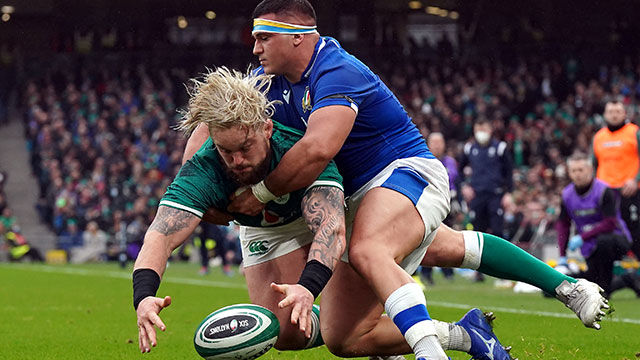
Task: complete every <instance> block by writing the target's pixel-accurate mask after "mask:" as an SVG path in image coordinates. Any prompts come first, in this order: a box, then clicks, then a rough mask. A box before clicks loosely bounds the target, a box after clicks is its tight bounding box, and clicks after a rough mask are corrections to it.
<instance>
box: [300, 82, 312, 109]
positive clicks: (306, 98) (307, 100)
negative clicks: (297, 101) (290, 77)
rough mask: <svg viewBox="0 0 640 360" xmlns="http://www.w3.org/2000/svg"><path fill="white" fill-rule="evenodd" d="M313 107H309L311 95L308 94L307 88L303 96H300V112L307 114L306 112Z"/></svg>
mask: <svg viewBox="0 0 640 360" xmlns="http://www.w3.org/2000/svg"><path fill="white" fill-rule="evenodd" d="M311 109H313V107H312V106H311V94H310V93H309V87H308V86H307V87H306V88H305V89H304V95H302V111H303V112H307V110H309V111H311Z"/></svg>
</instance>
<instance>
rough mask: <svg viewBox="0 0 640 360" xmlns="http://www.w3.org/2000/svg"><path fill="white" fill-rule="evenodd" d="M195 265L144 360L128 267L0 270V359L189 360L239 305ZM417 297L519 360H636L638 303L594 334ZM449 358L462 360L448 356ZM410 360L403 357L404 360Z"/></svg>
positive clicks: (532, 302)
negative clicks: (465, 318)
mask: <svg viewBox="0 0 640 360" xmlns="http://www.w3.org/2000/svg"><path fill="white" fill-rule="evenodd" d="M197 270H198V268H197V266H196V265H193V264H186V263H172V264H171V266H170V267H169V268H168V269H167V272H166V274H165V279H164V281H163V283H162V285H161V287H160V290H159V292H158V294H159V295H162V296H164V295H171V296H172V298H173V304H172V305H171V306H170V307H169V308H168V309H166V310H164V311H163V312H162V314H161V316H162V318H163V320H164V322H165V324H166V325H167V331H166V332H164V333H161V334H160V335H159V338H158V342H159V344H158V346H157V347H156V348H153V349H152V351H151V353H149V354H141V353H140V352H139V350H138V346H137V341H138V336H137V328H136V317H135V313H134V311H133V307H132V305H131V301H132V300H131V278H130V274H131V268H130V267H129V268H127V269H124V270H122V269H120V268H119V267H118V266H117V265H116V264H95V265H82V266H71V265H57V266H53V265H36V264H7V263H2V264H0V296H1V297H0V359H198V358H199V356H198V355H197V354H196V352H195V350H194V348H193V342H192V337H193V332H194V331H195V328H196V326H197V325H198V324H199V323H200V321H201V320H202V319H203V318H204V317H205V316H206V315H207V314H209V313H210V312H212V311H214V310H216V309H218V308H220V307H223V306H226V305H230V304H234V303H243V302H248V300H249V299H248V295H247V291H246V287H245V284H244V278H243V277H242V276H240V275H236V276H234V277H231V278H229V277H225V276H223V275H222V272H221V270H220V269H219V268H213V269H212V271H211V273H210V274H209V275H206V276H200V275H198V274H197ZM436 281H437V284H436V286H433V287H430V288H428V290H427V293H426V294H427V302H428V306H429V312H430V314H431V316H432V317H434V318H437V319H440V320H444V321H455V320H457V319H459V318H460V317H461V316H462V315H463V314H464V313H465V312H466V310H467V309H469V308H470V307H479V308H481V309H483V310H485V311H493V312H494V313H495V314H496V315H497V320H496V322H495V332H496V333H497V334H498V337H499V338H500V340H501V341H502V343H503V344H506V345H512V346H513V354H514V355H515V356H517V357H518V358H520V359H521V360H524V359H558V360H562V359H606V360H609V359H636V358H639V357H640V299H636V297H635V295H634V294H633V293H632V292H631V291H630V290H623V291H620V292H617V293H614V295H613V299H612V301H611V302H612V304H613V306H614V307H615V310H616V311H615V313H614V315H613V316H612V317H611V318H610V319H608V320H605V321H604V322H603V324H602V329H601V330H600V331H595V330H593V329H587V328H585V327H584V326H582V324H581V323H580V321H579V320H578V319H577V318H576V317H575V316H574V315H573V313H572V312H571V311H570V310H569V309H567V308H565V307H564V306H563V305H562V304H561V303H560V302H558V301H556V300H554V299H549V298H543V297H542V296H541V295H540V294H516V293H514V292H513V291H512V290H510V289H496V288H494V287H493V285H492V284H493V281H492V280H491V279H489V280H488V281H485V282H484V283H472V282H470V281H468V280H466V279H464V278H462V277H460V276H457V277H456V279H455V281H454V282H453V283H449V282H446V281H445V280H443V279H442V278H436ZM448 354H449V356H451V358H452V359H454V360H456V359H468V358H469V357H468V356H467V355H466V354H463V353H460V352H456V351H450V352H449V353H448ZM334 358H335V357H334V356H332V355H331V354H330V353H329V352H328V351H327V349H326V347H324V346H323V347H321V348H318V349H312V350H307V351H299V352H294V351H290V352H278V351H276V350H271V351H269V352H268V353H267V354H266V355H264V356H263V357H262V358H261V359H334ZM408 358H409V359H412V358H413V357H408Z"/></svg>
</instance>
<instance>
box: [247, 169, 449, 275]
mask: <svg viewBox="0 0 640 360" xmlns="http://www.w3.org/2000/svg"><path fill="white" fill-rule="evenodd" d="M376 187H386V188H389V189H392V190H395V191H397V192H400V193H402V194H404V195H405V196H407V197H408V198H409V199H410V200H411V201H412V202H413V203H414V205H415V207H416V209H417V210H418V213H419V214H420V216H421V217H422V221H423V223H424V226H425V232H424V233H425V235H424V238H423V240H422V242H421V243H420V245H419V246H418V247H417V248H416V249H415V250H414V251H413V252H411V253H410V254H409V255H407V257H405V259H404V260H403V261H402V263H401V264H400V266H402V267H403V268H404V269H405V270H406V271H407V272H408V273H410V274H412V273H413V272H414V271H415V270H416V269H417V268H418V266H419V265H420V262H421V261H422V258H423V257H424V254H425V253H426V251H427V248H428V246H429V245H430V244H431V242H432V241H433V238H434V237H435V234H436V230H437V229H438V227H439V226H440V224H441V223H442V221H443V220H444V218H445V217H446V216H447V214H448V213H449V210H450V194H449V176H448V175H447V171H446V169H445V167H444V165H442V163H441V162H440V161H439V160H438V159H426V158H421V157H413V158H407V159H399V160H396V161H394V162H392V163H391V164H389V165H388V166H387V167H386V168H385V169H383V170H382V171H381V172H380V173H379V174H378V175H376V176H375V177H374V178H373V179H371V180H370V181H369V182H368V183H366V184H365V185H364V186H362V187H361V188H360V189H358V191H356V192H355V193H354V194H353V195H352V196H350V197H349V198H348V199H347V207H348V211H347V212H346V214H345V215H346V230H347V249H348V248H349V246H348V244H349V241H350V237H351V230H352V225H353V219H354V217H355V213H356V211H357V209H358V206H359V204H360V202H361V201H362V198H364V195H365V194H366V193H367V192H368V191H370V190H371V189H374V188H376ZM239 237H240V243H241V247H242V258H243V261H244V266H245V267H248V266H252V265H257V264H260V263H263V262H266V261H269V260H272V259H275V258H278V257H280V256H283V255H286V254H288V253H290V252H292V251H294V250H296V249H299V248H301V247H304V246H306V245H308V244H310V243H311V242H312V241H313V235H312V234H311V231H310V230H309V228H308V227H307V225H306V223H305V221H304V219H302V218H299V219H297V220H295V221H293V222H291V223H289V224H287V225H283V226H275V227H269V228H263V227H249V226H241V227H240V233H239ZM342 261H344V262H349V259H348V250H347V251H345V254H344V255H343V257H342Z"/></svg>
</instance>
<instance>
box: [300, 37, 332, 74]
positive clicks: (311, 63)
mask: <svg viewBox="0 0 640 360" xmlns="http://www.w3.org/2000/svg"><path fill="white" fill-rule="evenodd" d="M326 45H327V40H325V38H323V37H320V39H319V40H318V42H317V43H316V48H315V49H314V50H313V56H311V61H309V65H307V68H306V69H305V70H304V72H302V78H304V79H308V78H309V75H311V71H312V70H313V67H314V65H315V64H316V60H318V55H320V51H321V50H322V49H324V47H325V46H326Z"/></svg>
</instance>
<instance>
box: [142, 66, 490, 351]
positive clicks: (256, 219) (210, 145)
mask: <svg viewBox="0 0 640 360" xmlns="http://www.w3.org/2000/svg"><path fill="white" fill-rule="evenodd" d="M270 80H271V79H270V76H269V75H264V74H263V75H257V74H248V75H246V76H245V75H243V74H241V73H238V72H231V71H229V70H227V69H226V68H219V69H217V70H216V71H213V72H210V73H209V74H207V76H206V78H205V80H204V81H202V82H200V81H198V80H194V82H193V84H194V87H193V90H192V91H191V98H190V101H189V108H188V110H187V111H186V112H185V115H184V120H183V121H182V123H181V127H182V128H183V129H184V130H186V131H190V130H192V129H193V128H194V127H196V125H198V124H200V123H203V124H204V126H206V127H207V128H208V129H209V132H210V138H208V139H207V140H206V142H205V143H204V145H203V146H202V147H201V148H200V149H199V151H198V152H197V153H196V154H194V155H193V156H192V157H190V159H189V161H186V162H185V163H184V165H183V166H182V168H181V169H180V172H179V173H178V175H177V176H176V178H175V179H174V180H173V182H172V183H171V185H170V186H169V187H168V188H167V191H166V193H165V194H164V196H163V198H162V199H161V201H160V206H159V207H158V212H157V214H156V216H155V219H154V220H153V223H152V224H151V226H150V227H149V229H148V231H147V233H146V234H145V239H144V245H143V247H142V250H141V252H140V254H139V256H138V258H137V260H136V264H135V267H134V269H135V270H134V273H133V288H134V294H133V295H134V296H133V297H134V307H135V308H136V314H137V320H138V329H139V346H140V350H141V351H142V352H148V351H150V349H151V346H155V345H156V344H157V337H156V332H155V327H158V328H160V329H162V330H165V329H166V327H165V325H164V323H163V321H162V320H161V319H160V317H159V313H160V311H161V310H162V309H163V308H165V307H167V306H169V305H170V304H171V298H170V297H169V296H165V297H163V298H161V297H156V291H157V290H158V286H159V283H160V278H161V276H162V275H163V273H164V269H165V267H166V263H167V258H168V257H169V254H171V252H172V251H173V249H175V248H176V247H177V246H179V245H180V244H182V243H183V242H184V241H185V240H187V239H188V237H189V235H190V234H191V233H192V232H193V230H194V229H195V228H196V226H197V225H198V224H199V222H200V219H201V218H202V217H204V216H205V213H206V212H207V211H208V209H210V208H216V209H220V210H224V209H225V208H226V207H227V205H228V203H229V202H230V200H231V198H232V197H233V196H234V194H236V193H238V192H241V191H242V190H243V189H245V188H246V187H247V186H250V185H252V184H255V183H257V182H258V181H260V179H262V178H264V176H265V175H266V174H267V173H268V172H269V170H271V169H273V168H275V166H276V165H277V164H278V162H279V161H280V160H281V159H282V156H283V155H284V154H285V153H286V151H287V150H288V149H290V148H291V147H292V146H293V145H294V144H295V143H296V142H297V141H298V140H299V139H300V138H301V137H302V133H301V132H299V131H297V130H295V129H291V128H287V127H285V126H282V125H280V124H278V123H276V122H272V121H271V120H270V119H269V117H268V116H269V114H271V113H272V111H273V105H274V102H273V101H268V100H267V98H266V95H265V93H264V92H263V91H261V90H264V89H268V87H269V85H270ZM233 217H234V218H235V220H236V221H237V222H238V223H239V224H241V227H240V240H241V244H242V253H243V262H244V269H245V277H246V280H247V288H248V290H249V297H250V298H251V301H252V302H253V303H255V304H258V305H262V306H265V307H267V308H268V309H270V310H271V311H273V312H274V313H275V314H276V316H277V317H278V319H279V321H280V324H281V326H280V334H279V337H278V341H277V342H276V344H275V347H276V348H277V349H279V350H294V349H304V348H310V347H315V346H318V345H321V344H322V337H321V336H320V321H319V316H318V312H319V310H318V308H317V307H315V308H314V311H313V312H311V313H310V314H307V312H306V311H301V310H302V308H306V307H311V306H312V304H313V299H314V296H313V295H316V296H317V295H318V293H320V292H321V291H322V288H323V287H324V285H325V284H324V282H323V280H322V279H323V278H324V276H325V275H326V274H325V275H321V276H318V274H317V271H318V269H320V271H322V270H323V269H325V268H326V269H328V271H329V272H331V271H332V270H334V269H335V268H336V266H337V264H338V263H340V260H339V259H340V257H341V256H342V254H343V252H344V249H345V244H346V236H345V216H344V196H343V191H342V184H341V176H340V174H339V173H338V172H337V169H336V166H335V164H334V163H333V162H330V163H329V164H328V165H327V167H326V168H325V169H324V170H323V171H322V172H321V173H320V175H319V176H318V177H317V178H316V180H315V181H314V183H313V184H311V185H310V186H309V187H308V188H306V189H301V190H297V191H293V192H291V193H288V194H286V195H285V196H282V197H280V198H278V199H275V200H274V201H271V202H270V203H269V204H268V205H267V206H266V207H265V208H264V209H263V210H262V211H261V212H260V213H258V214H256V215H243V214H233ZM310 230H311V231H310ZM329 275H330V274H329ZM307 292H309V293H311V294H313V295H310V296H308V297H303V298H302V300H303V301H304V300H307V301H308V302H300V301H296V302H295V304H293V305H294V306H288V305H289V303H288V302H289V301H290V300H291V299H292V298H291V297H290V296H289V297H287V298H286V299H284V300H283V296H282V295H283V294H288V295H291V294H295V293H302V294H305V295H306V293H307ZM325 294H326V297H327V298H328V299H333V298H335V297H336V296H338V297H345V296H348V294H334V293H332V292H331V291H330V290H329V291H327V292H326V293H325ZM328 309H329V307H328ZM434 322H435V323H436V324H438V336H439V337H442V338H444V339H447V344H446V345H445V346H446V349H451V350H465V351H469V349H465V346H464V344H465V339H466V340H467V341H469V340H470V337H469V335H468V332H469V331H476V332H479V333H481V334H482V335H483V336H484V337H485V338H486V339H488V340H491V341H492V342H491V344H492V346H496V347H500V343H499V342H497V340H495V335H493V332H492V330H491V327H490V326H489V324H488V321H487V319H485V317H484V315H483V314H482V312H480V311H479V310H478V309H473V310H471V311H470V312H469V313H467V315H465V317H464V318H463V320H462V324H449V323H441V322H438V321H437V320H434ZM389 325H391V326H392V324H389ZM391 329H392V330H393V329H394V328H393V327H392V328H391ZM300 330H302V331H300ZM396 331H397V330H396ZM398 335H399V334H398Z"/></svg>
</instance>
